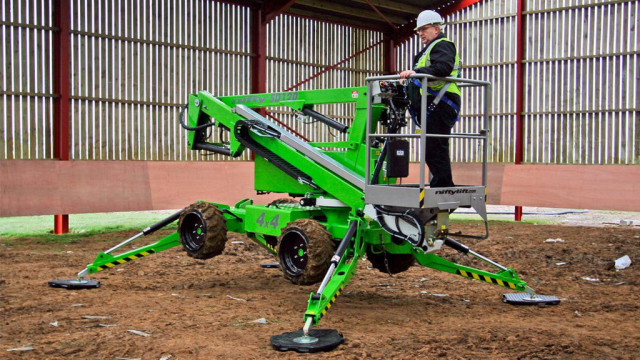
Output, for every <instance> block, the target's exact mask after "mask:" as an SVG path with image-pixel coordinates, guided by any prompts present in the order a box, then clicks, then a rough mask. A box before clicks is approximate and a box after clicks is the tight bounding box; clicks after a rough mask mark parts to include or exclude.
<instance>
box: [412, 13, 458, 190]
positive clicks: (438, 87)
mask: <svg viewBox="0 0 640 360" xmlns="http://www.w3.org/2000/svg"><path fill="white" fill-rule="evenodd" d="M416 22H417V24H416V25H417V26H416V28H415V30H416V32H417V33H418V35H419V36H420V40H421V41H422V43H423V44H424V45H425V47H424V48H423V49H422V51H420V52H419V53H418V55H416V56H415V57H414V59H413V63H414V66H413V69H411V70H405V71H403V72H401V73H400V78H402V79H407V78H409V76H411V75H413V74H416V73H419V74H429V75H433V76H438V77H448V76H451V77H457V76H459V74H460V58H459V56H458V51H457V50H456V46H455V44H454V43H453V42H452V41H451V40H449V39H447V38H446V37H445V35H444V33H443V29H444V19H443V18H442V16H440V14H438V13H437V12H435V11H431V10H425V11H423V12H421V13H420V15H418V19H417V21H416ZM427 86H428V88H427V91H428V93H429V94H428V95H427V134H444V135H449V134H451V128H453V125H454V124H455V122H456V121H457V120H458V113H459V112H460V89H459V88H458V86H457V85H456V83H453V82H444V81H429V82H428V84H427ZM420 87H421V84H420V81H418V79H413V80H412V81H411V82H410V83H409V96H410V98H411V100H412V101H411V104H412V106H411V109H412V113H413V114H412V117H413V120H414V122H415V123H416V125H418V126H420V111H421V109H420V94H421V92H422V89H419V88H420ZM418 89H419V90H418ZM423 130H424V129H423ZM425 157H426V162H427V166H428V167H429V171H430V172H431V174H432V175H433V178H432V179H431V182H430V186H431V187H450V186H454V184H453V178H452V176H451V160H450V158H449V138H446V137H445V138H437V137H428V138H427V144H426V154H425Z"/></svg>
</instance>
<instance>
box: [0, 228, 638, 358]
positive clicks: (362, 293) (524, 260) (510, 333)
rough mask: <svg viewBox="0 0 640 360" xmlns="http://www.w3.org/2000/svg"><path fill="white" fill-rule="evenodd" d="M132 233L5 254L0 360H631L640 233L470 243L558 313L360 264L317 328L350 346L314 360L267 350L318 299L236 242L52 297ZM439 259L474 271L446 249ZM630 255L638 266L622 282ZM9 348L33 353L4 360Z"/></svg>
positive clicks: (595, 231) (429, 276) (233, 238)
mask: <svg viewBox="0 0 640 360" xmlns="http://www.w3.org/2000/svg"><path fill="white" fill-rule="evenodd" d="M452 230H463V231H464V232H475V233H481V230H482V228H481V227H480V225H479V224H467V225H456V224H452ZM134 233H135V232H131V233H128V232H127V233H114V234H109V235H100V236H93V237H88V238H82V239H80V240H78V241H75V242H72V243H69V244H54V243H42V242H41V241H38V240H35V239H12V240H10V241H7V240H0V358H2V359H61V358H66V359H119V358H124V359H135V358H139V359H161V358H165V359H167V358H169V356H170V358H171V359H215V358H235V359H264V358H287V359H288V358H307V359H316V358H339V359H356V358H357V359H363V358H367V359H369V358H370V359H414V358H419V359H435V358H444V359H640V312H639V311H638V310H639V307H640V266H639V265H638V262H640V227H638V226H637V225H634V226H620V225H609V226H600V227H586V226H580V227H575V226H566V225H533V224H514V223H503V222H496V223H492V224H491V236H490V238H489V239H487V240H482V241H480V240H465V241H463V242H465V243H466V244H468V245H469V246H470V247H471V248H472V249H474V250H476V251H478V252H480V253H482V254H484V255H486V256H488V257H490V258H492V259H494V260H496V261H498V262H500V263H502V264H504V265H506V266H509V267H512V268H514V269H515V270H516V271H518V273H519V275H520V277H521V278H522V279H523V280H525V281H527V282H528V283H529V285H530V286H532V287H533V288H535V289H536V290H537V291H538V293H540V294H546V295H555V296H558V297H559V298H561V299H562V302H561V303H560V305H557V306H524V307H522V306H521V307H518V306H513V305H508V304H505V303H503V302H502V301H501V297H502V294H503V293H505V292H509V291H508V290H506V289H503V288H500V287H497V286H492V285H489V284H486V283H481V282H478V281H471V280H468V279H465V278H462V277H458V276H455V275H450V274H446V273H441V272H437V271H435V270H432V269H428V268H422V267H418V266H414V267H412V268H411V269H409V270H408V271H406V272H404V273H401V274H398V275H395V276H393V277H389V276H388V275H386V274H384V273H381V272H378V271H377V270H374V269H371V268H370V267H369V263H368V262H367V261H362V262H360V264H359V268H358V272H357V274H356V275H355V276H354V278H353V279H352V281H351V282H350V283H349V285H348V286H347V287H346V289H345V291H344V293H343V295H342V296H340V297H339V298H338V299H337V302H336V304H334V306H333V307H332V308H331V309H330V310H329V313H328V314H327V316H325V317H324V318H323V320H322V322H321V323H320V326H319V328H332V329H337V330H339V331H340V332H341V333H342V334H343V335H344V337H345V343H344V344H342V345H340V346H339V347H338V348H337V349H335V350H333V351H331V352H328V353H320V354H298V353H294V352H286V353H280V352H277V351H276V350H274V349H273V348H272V347H271V345H270V336H271V335H276V334H280V333H283V332H288V331H294V330H297V329H299V328H301V327H302V325H303V324H302V314H303V313H304V311H305V309H306V303H307V300H308V297H309V293H310V292H311V291H315V290H316V289H317V285H314V286H297V285H293V284H291V283H289V282H287V281H285V280H284V279H283V277H282V274H281V273H280V271H279V270H278V269H264V268H262V267H260V263H262V262H268V261H273V260H274V259H273V258H272V257H271V256H269V255H268V254H267V253H266V252H265V251H263V250H261V249H259V248H257V247H256V246H255V245H253V244H251V243H249V240H248V239H246V238H243V237H241V236H238V235H236V234H230V238H229V242H228V243H227V247H226V249H225V251H224V253H223V254H222V255H220V256H218V257H215V258H213V259H210V260H207V261H200V260H194V259H192V258H189V257H188V256H186V254H185V253H184V252H183V251H181V249H179V248H177V247H176V248H173V249H170V250H167V251H164V252H161V253H158V254H155V255H152V256H149V257H145V258H143V259H140V260H137V261H134V262H131V263H127V264H124V265H121V266H118V267H116V268H113V269H110V270H107V271H103V272H100V273H98V274H95V275H92V276H91V277H90V278H92V279H95V280H99V281H101V282H102V286H101V287H100V288H99V289H94V290H65V289H54V288H50V287H48V286H47V281H49V280H52V279H70V278H73V277H74V276H75V274H76V273H77V272H78V271H80V270H82V269H83V268H84V266H85V265H86V264H87V263H89V262H90V261H92V260H93V258H94V257H95V256H96V255H97V253H98V252H99V251H102V250H105V249H107V248H109V247H111V246H113V245H114V244H117V243H118V242H120V241H122V240H123V239H126V238H127V237H129V236H132V235H133V234H134ZM166 234H168V232H164V233H162V234H158V236H160V235H166ZM154 236H155V235H154ZM149 238H150V237H148V238H144V240H140V241H139V242H138V245H141V244H142V243H143V242H144V243H146V242H148V241H149V240H150V239H149ZM547 239H561V240H562V241H557V242H545V240H547ZM240 241H243V242H240ZM134 244H135V243H134ZM440 255H442V256H444V257H448V258H453V259H457V261H461V262H465V263H466V262H469V260H468V259H464V258H463V257H462V256H461V255H458V254H456V253H455V252H453V251H451V250H445V251H442V252H441V253H440ZM624 255H628V256H629V257H630V258H631V259H632V261H633V262H634V263H633V264H632V265H631V266H630V267H628V268H626V269H624V270H620V271H616V270H615V269H614V260H615V259H617V258H620V257H622V256H624ZM469 264H472V262H469ZM473 264H477V263H475V262H473ZM585 278H586V279H585ZM588 279H591V280H588ZM594 279H597V281H595V280H594ZM86 317H99V318H86ZM262 319H264V320H262ZM256 320H258V321H256ZM100 324H102V325H108V326H101V325H100ZM128 330H138V331H141V332H144V333H146V334H150V336H142V335H138V334H135V333H132V332H129V331H128ZM17 348H26V349H28V348H32V350H26V351H7V350H11V349H17Z"/></svg>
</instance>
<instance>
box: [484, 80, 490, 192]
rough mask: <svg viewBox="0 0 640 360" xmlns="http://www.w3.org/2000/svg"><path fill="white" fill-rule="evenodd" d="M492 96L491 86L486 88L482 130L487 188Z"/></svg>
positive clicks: (485, 183) (485, 185) (485, 184)
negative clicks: (483, 132)
mask: <svg viewBox="0 0 640 360" xmlns="http://www.w3.org/2000/svg"><path fill="white" fill-rule="evenodd" d="M490 96H491V86H489V85H485V86H484V115H483V116H482V117H483V125H482V128H483V130H487V131H485V134H484V139H483V140H482V186H484V187H485V188H486V187H487V160H488V153H489V131H488V130H489V104H490V100H491V99H490V98H489V97H490Z"/></svg>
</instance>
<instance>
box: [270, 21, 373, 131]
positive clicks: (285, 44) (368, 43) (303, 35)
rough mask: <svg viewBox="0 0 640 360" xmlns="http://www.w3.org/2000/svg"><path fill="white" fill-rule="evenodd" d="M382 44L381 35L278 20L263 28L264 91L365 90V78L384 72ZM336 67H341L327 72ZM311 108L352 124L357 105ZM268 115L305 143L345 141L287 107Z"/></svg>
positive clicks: (341, 27)
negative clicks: (265, 79) (302, 138)
mask: <svg viewBox="0 0 640 360" xmlns="http://www.w3.org/2000/svg"><path fill="white" fill-rule="evenodd" d="M381 43H382V34H381V33H379V32H374V31H367V30H363V29H355V28H350V27H347V26H343V25H336V24H329V23H323V22H318V21H313V20H309V19H304V18H300V17H295V16H289V15H281V16H278V17H277V18H276V19H275V20H273V21H272V22H270V23H269V24H268V25H267V92H279V91H286V90H293V89H294V87H295V89H296V90H312V89H329V88H341V87H351V86H364V85H365V81H364V79H365V78H366V77H367V76H373V75H380V74H382V66H383V64H382V61H383V56H382V45H381ZM357 54H359V55H357ZM354 55H357V56H354ZM347 59H348V60H347ZM345 60H346V61H345ZM336 64H340V65H339V66H337V67H336V68H334V69H332V70H329V71H326V70H327V68H329V67H331V66H334V65H336ZM306 80H308V81H306ZM315 110H316V111H318V112H320V113H322V114H325V115H327V116H330V117H332V118H334V119H336V120H338V121H340V122H342V123H344V124H347V125H350V124H351V121H352V120H353V113H354V111H355V106H353V105H348V104H331V105H322V106H316V107H315ZM269 111H270V113H271V114H272V116H274V117H276V118H277V119H278V120H280V121H282V122H283V123H285V124H287V125H288V126H289V127H291V128H292V129H294V130H295V131H296V132H298V133H299V134H300V135H302V136H303V137H305V138H307V139H311V140H313V141H342V140H346V137H345V135H344V134H341V133H339V132H337V131H335V130H331V129H330V128H329V127H327V126H326V125H323V124H322V123H319V122H313V121H312V120H313V119H301V118H297V117H296V116H295V115H294V114H293V112H292V110H291V109H290V108H287V107H279V108H271V109H269ZM309 120H311V121H309Z"/></svg>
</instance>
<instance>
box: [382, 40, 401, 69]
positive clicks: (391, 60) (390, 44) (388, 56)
mask: <svg viewBox="0 0 640 360" xmlns="http://www.w3.org/2000/svg"><path fill="white" fill-rule="evenodd" d="M382 52H383V53H384V64H383V66H384V73H385V75H394V74H395V73H396V72H398V64H397V62H396V59H397V54H398V47H397V46H396V42H395V41H394V39H393V38H392V37H390V36H385V37H384V42H383V43H382Z"/></svg>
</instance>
